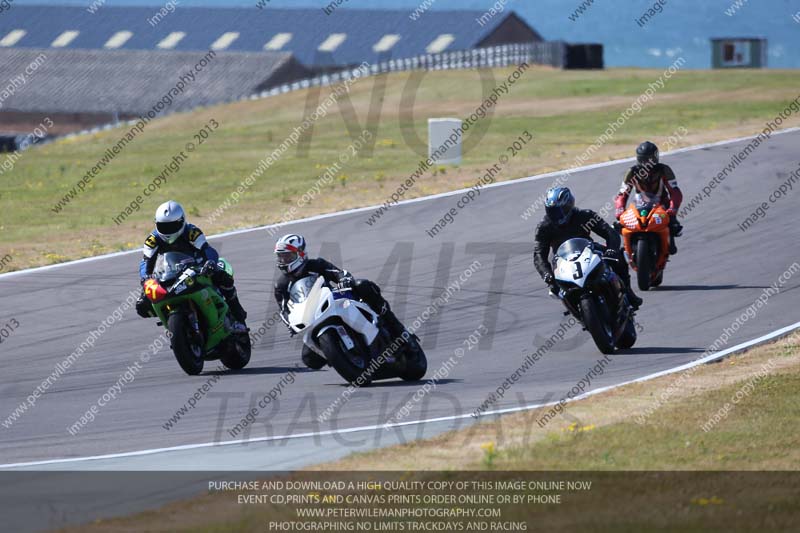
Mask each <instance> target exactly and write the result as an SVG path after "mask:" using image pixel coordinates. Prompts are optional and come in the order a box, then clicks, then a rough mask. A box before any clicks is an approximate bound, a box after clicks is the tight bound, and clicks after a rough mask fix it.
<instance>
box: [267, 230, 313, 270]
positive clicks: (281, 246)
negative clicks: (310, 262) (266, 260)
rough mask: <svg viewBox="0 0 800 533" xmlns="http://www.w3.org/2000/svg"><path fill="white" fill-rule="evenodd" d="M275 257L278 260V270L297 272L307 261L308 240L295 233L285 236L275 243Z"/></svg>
mask: <svg viewBox="0 0 800 533" xmlns="http://www.w3.org/2000/svg"><path fill="white" fill-rule="evenodd" d="M275 255H276V256H277V258H278V268H279V269H280V270H281V271H282V272H286V273H289V274H292V273H294V272H297V271H299V270H300V269H301V268H303V265H304V264H305V263H306V260H307V258H306V240H305V239H304V238H303V236H302V235H297V234H295V233H290V234H289V235H284V236H283V237H281V238H280V239H278V242H276V243H275Z"/></svg>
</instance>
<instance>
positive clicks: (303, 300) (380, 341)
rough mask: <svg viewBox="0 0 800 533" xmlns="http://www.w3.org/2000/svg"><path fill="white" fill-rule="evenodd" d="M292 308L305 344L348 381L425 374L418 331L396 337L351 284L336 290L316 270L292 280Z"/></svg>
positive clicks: (363, 382) (294, 327) (292, 318)
mask: <svg viewBox="0 0 800 533" xmlns="http://www.w3.org/2000/svg"><path fill="white" fill-rule="evenodd" d="M287 307H288V310H289V315H288V318H287V320H288V324H289V327H291V328H292V331H294V332H295V333H298V334H302V335H303V343H304V344H305V345H306V346H307V347H308V348H309V349H311V350H312V351H313V352H314V353H315V354H317V355H318V356H320V357H322V358H324V360H325V361H326V362H327V363H328V364H329V365H330V366H332V367H333V368H334V370H336V372H338V373H339V375H340V376H342V377H343V378H344V379H345V380H347V381H348V382H349V383H352V384H354V385H358V386H365V385H368V384H369V383H371V382H372V381H373V380H376V379H389V378H395V377H400V378H402V379H404V380H406V381H418V380H420V379H422V378H423V376H425V372H426V371H427V369H428V362H427V359H426V358H425V353H424V352H423V351H422V347H421V346H420V345H419V342H418V340H417V338H416V336H415V335H410V336H409V337H408V338H407V339H393V338H392V337H391V335H390V334H389V332H388V331H387V330H386V328H385V327H383V325H382V324H381V322H380V317H379V316H378V314H377V313H375V312H374V311H373V310H372V309H371V308H370V307H369V306H368V305H367V304H365V303H363V302H361V301H358V300H356V299H354V298H353V294H352V290H351V289H332V288H331V287H330V286H329V285H328V283H327V282H326V281H325V278H323V277H322V276H319V275H317V274H312V275H310V276H307V277H305V278H302V279H299V280H297V281H296V282H294V283H293V284H292V286H291V287H290V288H289V301H288V303H287ZM321 366H322V365H321V364H320V365H319V367H321Z"/></svg>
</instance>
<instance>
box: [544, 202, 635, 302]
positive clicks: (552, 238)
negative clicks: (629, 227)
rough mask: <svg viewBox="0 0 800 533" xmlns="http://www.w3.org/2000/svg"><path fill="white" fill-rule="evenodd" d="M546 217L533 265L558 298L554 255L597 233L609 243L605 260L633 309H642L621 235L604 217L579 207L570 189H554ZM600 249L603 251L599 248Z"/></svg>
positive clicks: (605, 252) (604, 253)
mask: <svg viewBox="0 0 800 533" xmlns="http://www.w3.org/2000/svg"><path fill="white" fill-rule="evenodd" d="M544 210H545V215H544V218H543V219H542V221H541V222H539V225H538V226H537V227H536V236H535V242H534V247H533V263H534V266H535V267H536V270H537V271H538V272H539V275H540V276H542V279H543V280H544V282H545V283H546V284H547V285H548V286H549V287H550V290H551V291H552V292H553V293H554V294H558V284H557V283H556V280H555V277H554V276H553V265H552V264H551V263H550V258H549V256H550V251H551V250H552V252H553V254H554V255H555V253H556V250H558V247H559V246H561V245H562V244H563V243H564V241H567V240H569V239H574V238H579V237H580V238H584V239H591V233H592V232H594V233H596V234H597V235H599V236H600V237H602V238H603V239H605V241H606V247H605V249H603V257H604V258H606V259H609V260H610V261H608V263H609V266H610V267H611V269H612V270H613V271H614V272H615V273H616V274H617V276H619V277H620V279H621V280H622V282H623V284H624V285H625V291H626V294H627V295H628V300H629V301H630V303H631V305H632V306H633V307H634V308H635V309H638V308H639V306H640V305H642V299H641V298H639V297H638V296H636V294H635V293H634V292H633V289H631V275H630V272H629V271H628V264H627V263H626V262H625V260H624V255H623V254H622V252H621V250H620V245H621V239H620V236H619V233H617V232H616V231H614V228H612V227H611V226H609V225H608V223H607V222H606V221H605V220H603V219H602V218H601V217H600V215H598V214H597V213H595V212H594V211H592V210H590V209H578V208H576V207H575V197H574V196H573V195H572V191H570V190H569V189H568V188H567V187H554V188H552V189H550V190H548V191H547V198H546V199H545V202H544ZM598 248H602V246H601V245H598Z"/></svg>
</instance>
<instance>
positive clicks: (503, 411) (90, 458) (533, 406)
mask: <svg viewBox="0 0 800 533" xmlns="http://www.w3.org/2000/svg"><path fill="white" fill-rule="evenodd" d="M798 329H800V322H795V323H794V324H791V325H788V326H784V327H782V328H780V329H777V330H775V331H772V332H770V333H767V334H765V335H762V336H761V337H758V338H756V339H751V340H749V341H745V342H743V343H740V344H737V345H736V346H732V347H730V348H728V349H726V350H723V351H721V352H718V353H713V354H709V355H707V356H706V357H701V358H700V359H695V360H694V361H690V362H688V363H685V364H683V365H679V366H676V367H672V368H668V369H666V370H661V371H659V372H654V373H652V374H648V375H645V376H642V377H638V378H635V379H631V380H628V381H623V382H622V383H617V384H614V385H607V386H605V387H601V388H599V389H592V390H590V391H587V392H584V393H583V394H580V395H578V396H575V397H574V398H571V399H565V401H566V403H572V402H575V401H578V400H583V399H585V398H589V397H591V396H595V395H597V394H601V393H603V392H607V391H610V390H613V389H617V388H619V387H624V386H625V385H630V384H632V383H641V382H644V381H650V380H652V379H655V378H658V377H661V376H666V375H669V374H674V373H677V372H680V371H682V370H688V369H689V368H693V367H695V366H700V365H702V364H706V363H709V362H711V361H715V360H717V359H723V358H724V357H726V356H728V355H730V354H732V353H736V352H739V351H742V350H746V349H748V348H751V347H753V346H756V345H759V344H762V343H765V342H767V341H770V340H772V339H775V338H777V337H781V336H784V335H786V334H787V333H789V332H792V331H794V330H798ZM560 401H561V400H556V401H553V402H546V403H539V404H529V405H524V406H521V407H509V408H506V409H497V410H494V411H486V412H484V413H481V414H480V415H479V417H478V418H482V417H487V416H492V415H503V414H508V413H516V412H520V411H531V410H533V409H541V408H542V407H549V406H552V405H556V404H557V403H559V402H560ZM464 418H474V417H472V413H469V414H463V415H452V416H442V417H437V418H427V419H424V420H412V421H409V422H398V423H396V424H376V425H371V426H358V427H352V428H345V429H338V430H326V431H312V432H308V433H297V434H294V435H276V436H273V437H258V438H255V439H238V440H229V441H221V442H204V443H199V444H184V445H182V446H171V447H167V448H153V449H148V450H138V451H133V452H121V453H112V454H106V455H93V456H87V457H71V458H66V459H48V460H44V461H31V462H25V463H9V464H0V469H8V468H21V467H29V466H44V465H52V464H63V463H79V462H86V461H97V460H103V459H121V458H126V457H138V456H143V455H155V454H159V453H169V452H179V451H184V450H196V449H200V448H215V447H219V446H233V445H241V444H256V443H260V442H270V441H278V440H291V439H301V438H308V437H323V436H328V435H333V434H346V433H356V432H361V431H374V430H376V429H379V428H384V429H391V428H394V427H401V426H411V425H419V424H430V423H434V422H447V421H452V420H459V419H464Z"/></svg>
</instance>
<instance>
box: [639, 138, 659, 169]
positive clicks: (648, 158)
mask: <svg viewBox="0 0 800 533" xmlns="http://www.w3.org/2000/svg"><path fill="white" fill-rule="evenodd" d="M636 161H638V163H639V164H640V165H644V166H646V167H648V169H649V168H652V167H653V165H656V164H657V163H658V146H656V145H655V144H653V143H651V142H650V141H645V142H643V143H642V144H640V145H639V146H637V147H636Z"/></svg>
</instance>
